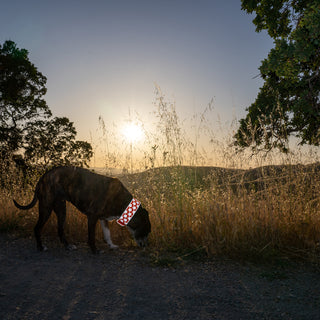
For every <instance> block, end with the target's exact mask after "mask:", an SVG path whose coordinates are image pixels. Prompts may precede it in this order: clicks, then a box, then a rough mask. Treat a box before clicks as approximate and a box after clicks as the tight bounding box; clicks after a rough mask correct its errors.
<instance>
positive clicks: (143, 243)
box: [135, 237, 148, 248]
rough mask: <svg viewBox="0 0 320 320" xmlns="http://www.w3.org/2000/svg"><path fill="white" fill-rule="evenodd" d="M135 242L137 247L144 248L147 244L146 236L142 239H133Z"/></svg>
mask: <svg viewBox="0 0 320 320" xmlns="http://www.w3.org/2000/svg"><path fill="white" fill-rule="evenodd" d="M135 240H136V243H137V245H138V246H139V247H141V248H145V247H147V246H148V237H145V238H143V239H135Z"/></svg>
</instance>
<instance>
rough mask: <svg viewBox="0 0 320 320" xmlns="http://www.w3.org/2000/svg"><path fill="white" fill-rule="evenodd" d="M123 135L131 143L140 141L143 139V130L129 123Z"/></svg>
mask: <svg viewBox="0 0 320 320" xmlns="http://www.w3.org/2000/svg"><path fill="white" fill-rule="evenodd" d="M123 135H124V136H125V138H126V140H128V141H129V142H130V143H132V142H136V141H139V140H141V139H142V135H143V132H142V128H141V127H140V126H139V125H137V124H135V123H132V122H131V123H128V124H127V125H126V126H125V127H124V128H123Z"/></svg>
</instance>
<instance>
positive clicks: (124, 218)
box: [117, 198, 141, 227]
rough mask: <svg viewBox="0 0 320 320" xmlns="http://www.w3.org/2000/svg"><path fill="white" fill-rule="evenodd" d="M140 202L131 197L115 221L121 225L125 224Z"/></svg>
mask: <svg viewBox="0 0 320 320" xmlns="http://www.w3.org/2000/svg"><path fill="white" fill-rule="evenodd" d="M140 204H141V202H140V201H139V200H137V199H134V198H133V199H132V200H131V202H130V203H129V205H128V206H127V208H126V210H124V211H123V213H122V215H121V217H120V218H119V219H118V220H117V223H118V224H120V226H122V227H124V226H126V225H127V224H128V223H129V221H130V220H131V218H132V217H133V216H134V214H135V213H136V212H137V210H138V209H139V207H140Z"/></svg>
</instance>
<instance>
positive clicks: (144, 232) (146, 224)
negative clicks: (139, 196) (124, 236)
mask: <svg viewBox="0 0 320 320" xmlns="http://www.w3.org/2000/svg"><path fill="white" fill-rule="evenodd" d="M127 227H128V229H129V230H130V232H131V233H132V235H133V237H134V239H135V241H136V243H137V244H138V245H139V246H140V247H145V246H146V245H147V244H148V235H149V233H150V232H151V224H150V220H149V213H148V211H147V210H146V209H144V208H142V206H140V207H139V209H138V210H137V212H136V213H135V215H134V216H133V217H132V219H131V220H130V222H129V223H128V224H127Z"/></svg>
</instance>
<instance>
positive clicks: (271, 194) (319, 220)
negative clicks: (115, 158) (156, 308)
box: [0, 164, 320, 261]
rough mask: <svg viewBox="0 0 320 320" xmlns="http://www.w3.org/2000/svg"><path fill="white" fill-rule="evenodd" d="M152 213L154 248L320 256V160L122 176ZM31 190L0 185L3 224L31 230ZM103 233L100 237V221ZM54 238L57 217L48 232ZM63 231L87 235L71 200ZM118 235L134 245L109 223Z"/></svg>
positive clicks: (81, 238)
mask: <svg viewBox="0 0 320 320" xmlns="http://www.w3.org/2000/svg"><path fill="white" fill-rule="evenodd" d="M120 178H121V180H122V181H123V182H124V184H125V185H126V186H127V187H128V188H129V189H130V191H131V192H132V193H133V194H134V195H135V196H136V197H137V198H139V199H140V200H141V201H142V202H143V204H144V206H145V207H146V208H148V210H149V212H150V219H151V223H152V234H151V237H150V238H151V239H150V242H151V248H152V250H154V251H157V252H165V251H176V252H179V254H183V253H184V252H192V251H194V250H198V249H199V250H200V249H203V250H205V251H206V252H207V254H208V255H215V254H219V255H220V254H226V255H231V256H234V257H240V258H245V259H247V258H250V259H251V258H255V259H260V258H261V259H265V258H267V259H270V258H273V257H274V256H275V255H277V256H278V255H279V254H282V255H286V256H290V257H298V258H302V259H307V260H310V259H311V260H314V261H317V260H319V259H318V257H319V251H318V248H319V238H320V210H319V209H320V191H319V190H320V165H319V164H314V165H309V166H272V167H262V168H258V169H254V170H231V169H230V170H227V169H221V168H213V167H208V168H204V167H202V168H197V167H181V166H176V167H166V168H157V169H151V170H148V171H146V172H143V173H140V174H133V175H125V176H122V177H120ZM13 196H14V197H15V198H17V199H19V201H20V202H23V203H27V202H29V201H30V199H31V198H32V192H31V189H28V191H27V192H26V193H23V192H22V187H21V186H20V187H16V188H15V190H12V192H11V191H10V192H8V191H7V190H6V189H1V194H0V205H1V208H2V209H1V213H0V229H1V231H5V232H19V233H20V234H23V235H28V234H30V235H31V234H32V229H33V227H34V224H35V222H36V219H37V207H35V208H33V209H31V210H29V211H27V212H22V211H20V210H18V209H16V208H15V207H14V205H13V204H12V197H13ZM97 230H98V234H97V237H98V239H100V240H102V234H101V231H100V227H98V228H97ZM44 233H45V234H46V236H47V237H48V236H49V237H51V236H52V237H53V236H54V237H56V218H55V216H54V215H52V217H51V219H50V221H49V222H48V224H47V225H46V229H45V231H44ZM66 233H67V234H68V236H69V237H70V238H71V239H73V241H86V237H87V223H86V217H85V216H84V215H82V214H81V213H78V212H77V210H76V209H75V208H74V207H73V206H72V205H69V206H68V218H67V225H66ZM112 234H113V238H114V241H115V242H116V243H118V244H122V245H128V244H131V240H130V239H131V238H130V236H129V234H128V233H127V232H126V231H125V229H124V228H120V227H119V226H117V225H116V224H114V225H113V226H112Z"/></svg>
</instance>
